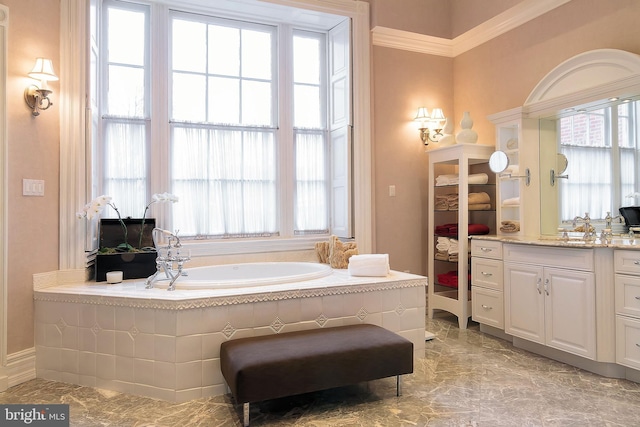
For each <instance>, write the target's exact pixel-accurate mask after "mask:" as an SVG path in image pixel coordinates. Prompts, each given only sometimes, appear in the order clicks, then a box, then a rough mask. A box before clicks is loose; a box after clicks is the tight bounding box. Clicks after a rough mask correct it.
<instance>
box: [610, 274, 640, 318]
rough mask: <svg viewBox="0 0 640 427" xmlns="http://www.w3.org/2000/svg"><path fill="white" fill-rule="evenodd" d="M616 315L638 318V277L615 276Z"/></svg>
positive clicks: (639, 298)
mask: <svg viewBox="0 0 640 427" xmlns="http://www.w3.org/2000/svg"><path fill="white" fill-rule="evenodd" d="M615 283H616V285H615V286H616V297H615V299H616V314H625V315H627V316H634V317H638V318H640V277H639V276H627V275H624V274H616V279H615Z"/></svg>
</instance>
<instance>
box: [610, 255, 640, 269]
mask: <svg viewBox="0 0 640 427" xmlns="http://www.w3.org/2000/svg"><path fill="white" fill-rule="evenodd" d="M613 266H614V268H615V271H616V273H627V274H637V275H640V251H625V250H616V251H614V253H613Z"/></svg>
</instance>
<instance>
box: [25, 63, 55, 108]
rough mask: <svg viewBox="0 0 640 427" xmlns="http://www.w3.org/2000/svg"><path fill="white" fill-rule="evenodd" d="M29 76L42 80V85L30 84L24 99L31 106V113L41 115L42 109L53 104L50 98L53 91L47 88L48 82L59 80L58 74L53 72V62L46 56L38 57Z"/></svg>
mask: <svg viewBox="0 0 640 427" xmlns="http://www.w3.org/2000/svg"><path fill="white" fill-rule="evenodd" d="M28 76H29V77H31V78H32V79H36V80H40V87H38V86H36V85H29V86H27V88H26V89H25V90H24V100H25V102H26V103H27V105H28V106H29V108H31V114H32V115H33V116H39V115H40V111H41V110H46V109H48V108H49V107H51V106H52V105H53V102H51V100H50V99H49V95H51V94H52V93H53V92H52V91H51V90H49V89H48V88H47V82H48V81H56V80H58V76H56V73H54V72H53V63H52V62H51V60H50V59H46V58H38V59H36V65H35V66H34V67H33V70H31V72H30V73H29V74H28Z"/></svg>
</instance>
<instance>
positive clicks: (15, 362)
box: [5, 347, 36, 387]
mask: <svg viewBox="0 0 640 427" xmlns="http://www.w3.org/2000/svg"><path fill="white" fill-rule="evenodd" d="M5 373H6V375H7V377H8V380H7V386H8V387H13V386H14V385H18V384H21V383H23V382H26V381H29V380H32V379H34V378H35V377H36V349H35V347H31V348H28V349H26V350H22V351H19V352H17V353H11V354H9V355H8V356H7V366H6V368H5Z"/></svg>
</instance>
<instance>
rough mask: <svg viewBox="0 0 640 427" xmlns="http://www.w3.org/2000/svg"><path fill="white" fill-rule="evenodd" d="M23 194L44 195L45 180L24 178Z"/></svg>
mask: <svg viewBox="0 0 640 427" xmlns="http://www.w3.org/2000/svg"><path fill="white" fill-rule="evenodd" d="M22 195H23V196H44V180H42V179H23V180H22Z"/></svg>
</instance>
